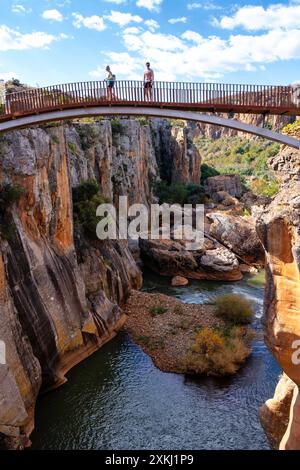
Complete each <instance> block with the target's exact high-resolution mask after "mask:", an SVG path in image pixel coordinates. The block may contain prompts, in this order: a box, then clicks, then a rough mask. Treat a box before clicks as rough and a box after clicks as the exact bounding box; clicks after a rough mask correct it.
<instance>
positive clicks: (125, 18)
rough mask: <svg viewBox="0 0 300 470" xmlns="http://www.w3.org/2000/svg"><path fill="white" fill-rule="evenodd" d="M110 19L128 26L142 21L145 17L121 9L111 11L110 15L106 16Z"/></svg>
mask: <svg viewBox="0 0 300 470" xmlns="http://www.w3.org/2000/svg"><path fill="white" fill-rule="evenodd" d="M105 18H107V19H108V20H109V21H111V22H112V23H116V24H118V25H119V26H126V25H127V24H129V23H141V22H142V21H143V18H141V17H140V16H138V15H132V14H131V13H122V12H120V11H111V12H110V15H108V16H106V17H105Z"/></svg>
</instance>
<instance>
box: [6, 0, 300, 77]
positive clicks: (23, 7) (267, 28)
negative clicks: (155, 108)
mask: <svg viewBox="0 0 300 470" xmlns="http://www.w3.org/2000/svg"><path fill="white" fill-rule="evenodd" d="M146 60H150V61H151V65H152V67H153V68H154V71H155V75H156V79H157V80H167V81H175V80H180V81H195V82H198V81H206V82H210V81H214V82H225V83H258V84H259V83H261V84H269V83H274V84H289V83H292V82H295V81H300V0H289V1H281V2H280V3H279V2H276V1H274V2H268V1H261V2H258V1H256V0H248V1H246V2H238V3H236V2H232V1H230V0H225V1H218V0H203V1H202V0H84V1H82V0H81V1H79V0H39V1H36V0H35V1H33V0H15V1H12V0H0V79H1V78H2V79H7V78H10V77H11V76H12V75H14V76H15V77H17V78H19V79H20V80H21V81H23V82H25V83H28V84H31V85H36V84H38V85H40V86H44V85H50V84H56V83H64V82H72V81H88V80H102V79H103V78H104V77H105V66H106V65H107V64H110V65H111V66H112V69H113V72H114V73H115V74H116V76H117V78H118V79H127V78H128V79H142V74H143V70H144V64H145V61H146Z"/></svg>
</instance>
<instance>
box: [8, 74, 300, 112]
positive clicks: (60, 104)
mask: <svg viewBox="0 0 300 470" xmlns="http://www.w3.org/2000/svg"><path fill="white" fill-rule="evenodd" d="M0 99H1V98H0ZM101 104H102V105H107V104H148V105H150V104H152V105H167V106H169V107H171V106H179V107H180V106H181V107H185V108H189V107H190V108H193V109H199V111H201V110H210V109H213V110H218V109H219V110H222V111H224V110H225V111H228V112H229V111H234V110H236V109H239V110H240V111H241V112H249V113H250V112H259V111H260V110H261V112H270V113H271V114H272V113H273V114H281V113H291V114H295V115H297V114H300V85H299V86H298V87H292V86H271V85H237V84H221V83H219V84H218V83H190V82H186V83H183V82H160V81H156V82H154V84H153V86H152V88H151V89H150V91H149V92H148V93H146V92H145V87H144V82H142V81H133V80H130V81H127V80H120V81H116V82H115V84H114V87H113V90H112V94H110V93H109V92H108V89H107V82H105V81H92V82H80V83H68V84H63V85H55V86H49V87H44V88H33V89H24V90H22V91H17V92H11V93H3V96H2V102H1V101H0V118H1V117H2V118H4V117H5V116H12V117H13V116H14V115H15V116H16V117H17V116H20V115H26V114H32V113H40V112H46V111H50V110H55V109H66V108H72V107H77V106H79V107H81V106H93V105H101Z"/></svg>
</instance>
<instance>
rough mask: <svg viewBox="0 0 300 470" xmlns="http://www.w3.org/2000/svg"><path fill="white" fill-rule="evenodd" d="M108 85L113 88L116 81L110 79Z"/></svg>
mask: <svg viewBox="0 0 300 470" xmlns="http://www.w3.org/2000/svg"><path fill="white" fill-rule="evenodd" d="M107 86H108V88H113V87H114V86H115V82H114V81H113V80H110V81H109V82H108V85H107Z"/></svg>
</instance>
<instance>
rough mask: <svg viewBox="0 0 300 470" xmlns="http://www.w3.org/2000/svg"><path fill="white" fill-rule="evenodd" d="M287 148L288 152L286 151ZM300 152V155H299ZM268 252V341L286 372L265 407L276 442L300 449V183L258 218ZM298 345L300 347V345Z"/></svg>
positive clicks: (265, 417)
mask: <svg viewBox="0 0 300 470" xmlns="http://www.w3.org/2000/svg"><path fill="white" fill-rule="evenodd" d="M283 152H286V150H285V149H283ZM299 156H300V155H298V158H299ZM257 231H258V234H259V236H260V239H261V241H262V244H263V246H264V248H265V251H266V256H267V280H266V281H267V282H266V290H265V305H264V327H265V340H266V343H267V344H268V346H269V348H270V350H271V352H272V353H273V354H274V356H275V357H276V359H277V360H278V362H279V364H280V365H281V367H282V369H283V371H284V372H285V374H286V375H287V376H288V377H289V379H291V381H292V382H293V384H291V382H290V381H289V380H286V379H285V378H284V379H282V380H281V382H280V384H279V386H278V389H277V391H276V394H275V397H274V399H273V400H271V401H269V402H267V403H266V405H265V406H264V407H263V408H262V410H261V420H262V423H263V425H264V428H265V430H266V432H267V435H268V437H269V440H270V442H271V444H272V445H275V446H277V447H278V445H280V448H281V449H300V398H299V385H300V366H299V363H298V360H297V359H298V358H299V355H297V349H298V351H299V344H300V343H297V341H298V342H299V339H300V316H299V315H300V271H299V269H300V181H299V180H298V178H297V176H296V177H294V179H293V180H291V181H290V182H289V183H287V184H286V185H284V186H283V187H282V189H281V191H280V193H279V194H278V195H277V196H276V197H275V199H274V200H273V201H272V203H271V204H270V206H268V207H267V208H266V209H265V211H264V212H263V213H262V214H261V216H260V217H259V219H258V221H257ZM297 344H298V346H297Z"/></svg>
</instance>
